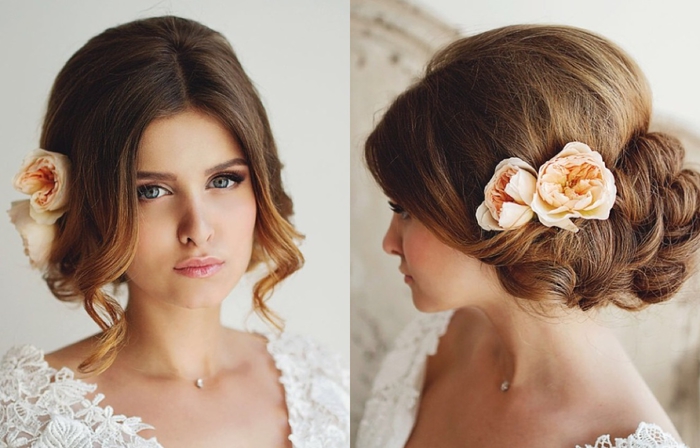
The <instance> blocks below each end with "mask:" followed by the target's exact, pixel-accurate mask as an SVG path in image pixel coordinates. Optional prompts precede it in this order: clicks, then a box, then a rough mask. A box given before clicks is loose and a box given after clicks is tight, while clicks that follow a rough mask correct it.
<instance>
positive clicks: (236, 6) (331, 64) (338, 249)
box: [0, 0, 350, 362]
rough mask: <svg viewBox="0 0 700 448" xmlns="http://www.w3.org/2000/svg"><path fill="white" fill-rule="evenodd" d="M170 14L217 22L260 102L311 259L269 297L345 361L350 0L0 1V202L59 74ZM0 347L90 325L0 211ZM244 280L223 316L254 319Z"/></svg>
mask: <svg viewBox="0 0 700 448" xmlns="http://www.w3.org/2000/svg"><path fill="white" fill-rule="evenodd" d="M165 14H174V15H179V16H182V17H186V18H190V19H194V20H197V21H199V22H201V23H203V24H204V25H206V26H208V27H210V28H212V29H214V30H217V31H220V32H222V33H223V34H224V35H225V36H226V37H227V38H228V40H229V41H230V42H231V44H232V46H233V48H234V50H235V51H236V53H237V55H238V57H239V59H240V61H241V63H242V64H243V67H244V69H245V70H246V72H247V73H248V75H249V76H250V77H251V78H252V79H253V81H254V83H255V84H256V86H257V88H258V90H259V92H260V94H261V96H262V99H263V102H264V104H265V106H266V108H267V111H268V114H269V118H270V121H271V123H272V128H273V132H274V134H275V137H276V139H277V143H278V148H279V151H280V157H281V159H282V161H283V162H284V164H285V169H284V171H283V178H284V181H285V186H286V188H287V190H288V192H290V193H291V196H292V198H293V199H294V203H295V209H296V216H295V218H294V221H295V223H296V225H297V227H298V228H299V229H300V230H301V232H302V233H304V234H306V240H305V241H304V243H303V244H302V246H301V249H302V251H303V253H304V255H305V257H306V265H305V267H304V268H302V270H301V271H299V272H298V273H297V274H295V275H294V276H293V277H292V278H290V279H288V280H287V281H286V282H285V283H284V284H283V285H282V286H281V287H279V288H278V290H277V291H276V292H275V294H274V296H273V298H272V300H271V301H270V302H269V304H270V305H271V307H272V309H274V310H276V311H277V312H278V313H279V314H280V315H282V316H283V317H284V318H286V321H287V329H288V330H290V331H294V332H298V333H303V334H308V335H311V336H313V337H315V338H316V339H317V340H319V341H321V342H322V343H323V344H325V345H326V346H327V347H329V348H332V349H335V350H336V351H339V352H340V353H341V354H342V356H343V358H344V359H345V360H346V362H347V361H348V360H349V348H348V347H349V323H350V322H349V311H348V309H349V279H348V277H349V210H348V208H349V170H348V167H347V165H348V164H347V161H348V158H349V147H348V141H349V124H348V123H349V31H348V30H349V4H348V1H347V0H323V1H315V0H294V1H285V0H233V1H213V0H211V1H201V0H200V1H196V2H195V1H176V0H170V1H140V0H120V1H119V2H111V1H110V2H107V1H101V2H92V1H79V0H70V1H61V2H44V1H16V0H10V1H8V0H0V61H1V62H0V64H1V65H0V209H1V210H6V209H8V208H9V205H10V202H11V201H13V200H18V199H24V197H23V195H21V194H20V193H18V192H15V191H14V190H13V188H12V183H11V180H12V177H13V176H14V174H15V172H16V170H17V169H18V168H19V166H20V164H21V161H22V159H23V157H24V156H25V155H26V153H28V152H29V151H30V150H32V149H34V148H35V147H37V145H38V139H39V134H40V127H41V122H42V119H43V114H44V112H45V107H46V101H47V98H48V94H49V91H50V88H51V85H52V82H53V79H54V77H55V76H56V75H57V73H58V71H59V70H60V69H61V67H62V66H63V64H64V63H65V62H66V61H67V60H68V58H69V57H70V56H71V55H72V54H73V53H74V52H75V51H76V50H78V48H80V47H81V46H82V45H83V44H84V43H85V42H86V41H87V40H88V39H89V38H91V37H93V36H94V35H96V34H99V33H100V32H102V31H103V30H105V29H106V28H108V27H112V26H115V25H118V24H121V23H125V22H128V21H131V20H135V19H138V18H144V17H151V16H158V15H165ZM0 248H1V249H0V285H1V289H0V291H1V294H0V301H1V303H2V307H0V353H4V352H5V351H6V350H7V349H8V348H9V347H10V346H12V345H15V344H24V343H31V344H34V345H36V346H38V347H40V348H43V349H44V350H46V351H51V350H54V349H56V348H58V347H61V346H63V345H66V344H68V343H71V342H74V341H76V340H78V339H80V338H82V337H85V336H87V335H89V334H92V333H95V332H96V331H97V326H96V325H95V324H93V323H92V321H91V320H90V319H89V318H88V317H87V314H86V313H85V312H84V311H83V310H82V309H81V308H78V309H73V308H76V307H75V306H69V305H66V304H63V303H61V302H59V301H58V300H56V299H55V298H53V296H52V295H51V294H50V292H49V291H48V288H47V287H46V285H45V284H44V283H43V281H42V280H41V278H40V275H39V273H38V272H36V271H33V270H31V269H30V268H29V263H28V259H27V258H26V257H25V256H24V255H23V250H22V244H21V240H20V237H19V235H18V234H17V232H16V231H15V229H14V227H13V226H12V225H11V224H10V222H9V219H7V218H6V216H5V214H4V213H0ZM250 284H251V281H250V280H248V281H244V282H243V283H242V284H241V285H239V286H238V287H237V288H236V289H235V290H234V293H233V295H232V297H230V298H228V299H227V301H226V302H225V305H224V313H223V321H224V322H225V323H227V324H228V325H231V326H236V327H239V328H240V327H242V326H243V325H244V322H247V323H245V325H247V326H248V327H250V328H260V326H261V324H260V323H259V322H257V319H256V318H255V317H254V316H253V317H250V318H249V319H248V320H247V321H245V317H246V315H247V312H248V311H249V310H250Z"/></svg>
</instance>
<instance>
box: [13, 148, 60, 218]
mask: <svg viewBox="0 0 700 448" xmlns="http://www.w3.org/2000/svg"><path fill="white" fill-rule="evenodd" d="M69 171H70V161H69V160H68V157H66V156H64V155H63V154H59V153H55V152H49V151H45V150H43V149H35V150H34V151H32V152H31V153H30V154H29V155H28V156H27V157H25V158H24V161H23V162H22V168H20V170H19V173H17V175H15V178H14V186H15V189H17V190H19V191H21V192H22V193H25V194H28V195H30V196H31V198H30V204H31V207H30V209H29V214H30V215H31V217H32V218H34V220H36V222H37V223H39V224H46V225H49V224H53V223H55V222H56V220H57V219H58V218H60V217H61V215H63V213H65V211H66V205H67V202H68V185H67V180H68V175H69Z"/></svg>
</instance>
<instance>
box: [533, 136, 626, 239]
mask: <svg viewBox="0 0 700 448" xmlns="http://www.w3.org/2000/svg"><path fill="white" fill-rule="evenodd" d="M616 194H617V188H616V187H615V178H614V177H613V174H612V172H610V170H609V169H607V168H606V167H605V162H603V158H602V157H601V156H600V154H599V153H598V152H596V151H593V150H592V149H591V148H590V147H589V146H588V145H586V144H585V143H581V142H571V143H568V144H567V145H566V146H564V149H562V150H561V152H560V153H559V154H557V155H556V156H554V157H553V158H552V159H550V160H549V161H547V162H546V163H545V164H544V165H542V166H541V167H540V169H539V173H538V176H537V186H536V189H535V195H534V198H533V200H532V204H531V206H532V209H533V211H534V212H535V213H537V217H538V218H539V220H540V222H542V224H544V225H545V226H548V227H561V228H562V229H566V230H569V231H572V232H578V227H576V225H575V224H574V223H573V222H571V218H586V219H608V216H609V215H610V209H611V208H612V206H613V204H614V203H615V195H616Z"/></svg>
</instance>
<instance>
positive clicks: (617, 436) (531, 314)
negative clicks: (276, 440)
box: [357, 25, 700, 448]
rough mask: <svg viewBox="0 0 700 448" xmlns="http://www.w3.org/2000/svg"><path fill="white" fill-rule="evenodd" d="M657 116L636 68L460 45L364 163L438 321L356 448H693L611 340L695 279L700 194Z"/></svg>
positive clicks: (519, 38) (535, 44) (521, 37)
mask: <svg viewBox="0 0 700 448" xmlns="http://www.w3.org/2000/svg"><path fill="white" fill-rule="evenodd" d="M651 110H652V108H651V93H650V90H649V87H648V85H647V82H646V80H645V78H644V75H643V74H642V72H641V71H640V69H639V68H638V66H637V65H636V63H635V62H634V61H633V60H632V59H631V58H630V57H629V56H628V55H626V54H625V53H624V52H623V51H622V50H621V49H619V48H618V47H617V46H615V45H614V44H612V43H611V42H609V41H607V40H606V39H604V38H602V37H601V36H598V35H595V34H593V33H591V32H588V31H585V30H582V29H578V28H573V27H565V26H543V25H532V26H530V25H522V26H508V27H503V28H499V29H495V30H491V31H487V32H484V33H481V34H478V35H475V36H471V37H466V38H462V39H460V40H458V41H456V42H454V43H452V44H451V45H448V46H447V47H446V48H445V49H443V50H442V51H440V52H438V54H436V55H435V56H434V57H433V59H432V60H431V62H430V63H429V65H428V67H427V70H426V72H425V74H424V76H422V77H421V79H419V80H418V81H417V82H416V83H415V84H414V85H413V86H411V87H410V88H409V89H408V90H407V91H405V92H404V93H402V94H401V95H399V97H398V98H397V99H396V100H395V101H394V102H393V103H392V104H391V106H390V107H389V108H388V110H387V111H386V113H385V114H384V116H383V117H382V118H381V120H380V121H379V123H378V124H377V126H376V127H375V128H374V130H373V131H372V133H371V134H370V136H369V137H368V139H367V141H366V144H365V153H364V154H365V160H366V162H367V165H368V168H369V170H370V172H371V173H372V175H373V177H374V178H375V180H376V181H377V182H378V184H379V185H380V187H381V188H382V189H383V191H384V193H385V194H386V195H387V197H388V198H389V204H390V207H391V208H392V210H393V211H394V212H395V213H394V216H393V218H392V221H391V223H390V225H389V229H388V230H387V233H386V235H385V237H384V241H383V248H384V250H385V252H387V253H388V254H390V255H395V256H397V257H398V258H399V261H400V264H399V271H400V273H401V274H403V276H404V281H405V282H406V283H407V285H408V286H409V287H410V289H411V294H412V298H413V302H414V305H415V306H416V308H418V309H419V310H420V311H424V312H427V313H429V314H425V315H423V316H421V317H420V318H418V319H417V320H416V321H414V322H413V323H411V324H410V325H409V326H408V327H407V328H406V329H405V330H404V332H403V333H402V334H401V335H400V336H399V337H398V338H397V340H396V343H395V346H394V348H393V349H392V350H391V351H390V352H389V354H388V355H387V357H386V359H385V360H384V362H383V364H382V366H381V368H380V371H379V374H378V375H377V377H376V379H375V381H374V385H373V388H372V394H371V397H370V399H369V400H368V402H367V404H366V407H365V414H364V416H363V419H362V422H361V424H360V427H359V432H358V439H357V442H358V443H357V446H358V447H362V448H366V447H382V448H390V447H404V446H406V447H418V446H445V447H447V446H548V447H549V446H552V447H554V446H556V447H559V446H561V447H565V446H569V447H574V446H595V447H596V448H598V447H607V446H616V447H622V446H624V447H649V446H654V447H680V446H683V445H682V444H681V441H680V437H679V436H678V434H677V432H676V430H675V428H674V426H673V424H672V422H671V421H670V419H669V418H668V416H667V415H666V413H665V411H664V410H663V409H662V407H661V406H660V405H659V403H658V401H657V400H656V399H655V397H654V396H653V394H652V393H651V391H650V390H649V388H648V387H647V385H646V384H645V383H644V380H643V379H642V378H641V376H640V375H639V373H638V372H637V371H636V370H635V368H634V367H633V365H632V363H631V362H630V361H629V358H628V356H627V355H626V354H625V352H624V350H623V349H622V347H621V345H620V344H619V342H618V341H617V340H616V339H615V337H614V335H613V334H612V333H611V332H610V331H609V330H608V329H606V328H604V327H603V326H601V325H599V324H598V323H597V322H596V320H595V313H596V310H599V309H601V308H603V307H606V306H610V305H612V306H617V307H619V308H622V309H625V310H630V311H634V310H639V309H642V308H644V307H646V306H648V305H651V304H655V303H659V302H664V301H666V300H668V299H670V298H671V297H672V296H673V295H674V294H675V293H676V292H677V291H678V290H679V289H680V287H681V285H682V284H683V282H684V281H685V280H686V279H687V278H688V277H689V276H690V274H691V273H692V272H693V268H694V265H693V264H694V263H693V260H694V257H695V253H696V251H697V249H698V245H699V244H700V233H699V231H700V216H699V206H700V174H699V173H698V172H697V171H694V170H691V169H686V168H684V167H683V159H684V149H683V147H682V146H681V144H680V143H679V141H678V140H677V139H675V138H674V137H673V136H670V135H667V134H664V133H655V132H650V131H649V122H650V119H651Z"/></svg>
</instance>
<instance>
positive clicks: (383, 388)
mask: <svg viewBox="0 0 700 448" xmlns="http://www.w3.org/2000/svg"><path fill="white" fill-rule="evenodd" d="M453 313H454V312H453V311H444V312H441V313H433V314H424V315H421V316H420V317H418V318H417V319H415V320H414V321H413V322H411V323H410V324H409V325H408V326H407V327H406V328H405V329H404V330H403V332H402V333H401V334H400V335H399V337H398V338H397V339H396V342H395V345H394V347H393V349H392V350H391V351H390V352H389V353H388V354H387V356H386V358H384V361H382V365H381V367H380V368H379V373H378V374H377V376H376V378H375V380H374V384H373V386H372V393H371V396H370V399H369V400H368V401H367V404H366V405H365V411H364V415H363V417H362V421H361V422H360V427H359V429H358V433H357V443H356V448H403V447H404V446H405V445H406V442H407V441H408V438H409V436H410V435H411V431H412V430H413V425H414V423H415V420H416V417H417V414H418V405H419V402H420V393H421V390H422V389H423V381H424V379H425V369H426V365H427V358H428V356H431V355H434V354H435V353H436V352H437V349H438V343H439V342H440V337H442V335H443V334H445V332H446V331H447V326H448V325H449V323H450V319H452V315H453ZM576 448H582V447H576ZM585 448H687V447H686V446H685V445H683V444H681V443H678V442H676V441H675V440H674V439H673V437H671V436H670V435H669V434H667V433H665V432H664V431H663V430H662V429H661V428H660V427H658V426H657V425H653V424H649V423H640V424H639V427H638V428H637V431H636V432H635V433H634V434H632V435H630V436H629V437H628V438H626V439H615V440H610V436H601V437H599V438H598V440H597V441H596V443H595V445H593V446H591V445H586V446H585Z"/></svg>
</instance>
